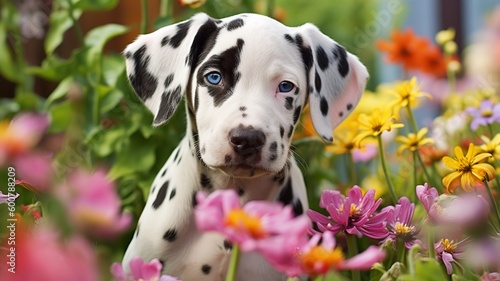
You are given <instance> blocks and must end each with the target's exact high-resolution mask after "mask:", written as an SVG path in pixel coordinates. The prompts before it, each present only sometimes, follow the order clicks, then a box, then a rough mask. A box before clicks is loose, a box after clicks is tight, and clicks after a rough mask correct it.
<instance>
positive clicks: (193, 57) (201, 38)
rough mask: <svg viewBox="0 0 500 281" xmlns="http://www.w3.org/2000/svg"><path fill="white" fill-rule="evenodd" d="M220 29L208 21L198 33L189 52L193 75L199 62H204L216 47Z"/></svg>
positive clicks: (189, 62)
mask: <svg viewBox="0 0 500 281" xmlns="http://www.w3.org/2000/svg"><path fill="white" fill-rule="evenodd" d="M219 30H220V29H219V28H218V27H217V25H216V24H215V22H214V21H213V20H211V19H208V20H207V21H206V22H205V23H204V24H203V25H202V26H200V28H199V29H198V32H197V33H196V35H195V37H194V39H193V43H192V44H191V49H190V51H189V56H188V57H189V59H188V64H189V66H191V74H192V73H193V71H194V69H195V67H194V66H196V65H197V64H198V62H200V61H203V60H204V59H205V57H206V56H207V54H208V52H210V50H211V49H212V48H213V47H214V45H215V41H216V40H217V35H218V34H219Z"/></svg>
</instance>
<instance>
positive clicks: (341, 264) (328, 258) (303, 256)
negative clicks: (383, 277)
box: [285, 231, 385, 277]
mask: <svg viewBox="0 0 500 281" xmlns="http://www.w3.org/2000/svg"><path fill="white" fill-rule="evenodd" d="M336 244H337V243H336V241H335V237H334V235H333V233H332V232H330V231H325V232H324V233H323V234H315V235H313V236H312V238H311V239H310V240H309V242H308V243H307V244H305V245H304V246H302V247H300V249H298V251H297V252H296V254H295V256H296V264H295V265H294V266H291V267H289V268H288V269H287V270H286V271H285V273H286V274H287V275H288V276H293V277H295V276H299V275H305V274H307V275H309V276H318V275H325V274H327V273H328V272H329V271H330V270H367V269H370V268H371V267H372V266H373V264H374V263H376V262H381V261H382V260H383V259H384V258H385V252H384V251H383V250H381V249H380V248H378V247H375V246H370V247H369V248H368V249H367V250H365V251H364V252H362V253H360V254H358V255H356V256H354V257H352V258H350V259H345V256H344V253H343V251H342V249H341V248H340V247H336Z"/></svg>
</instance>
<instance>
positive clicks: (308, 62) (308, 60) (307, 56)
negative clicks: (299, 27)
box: [295, 34, 314, 93]
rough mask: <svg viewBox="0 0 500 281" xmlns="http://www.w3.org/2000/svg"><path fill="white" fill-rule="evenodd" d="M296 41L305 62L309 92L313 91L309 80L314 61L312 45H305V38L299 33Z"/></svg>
mask: <svg viewBox="0 0 500 281" xmlns="http://www.w3.org/2000/svg"><path fill="white" fill-rule="evenodd" d="M295 43H296V45H297V48H298V49H299V52H300V55H301V57H302V62H303V63H304V71H305V76H306V85H307V89H309V92H310V93H312V88H310V85H311V83H310V81H309V72H310V71H311V68H312V66H313V61H314V58H313V54H312V50H311V48H310V47H307V46H305V45H304V40H303V39H302V36H300V35H299V34H297V35H296V36H295Z"/></svg>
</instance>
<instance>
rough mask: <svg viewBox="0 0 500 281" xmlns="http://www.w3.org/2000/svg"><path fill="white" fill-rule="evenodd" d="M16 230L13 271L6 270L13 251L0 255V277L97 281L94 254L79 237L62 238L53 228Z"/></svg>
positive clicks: (20, 279)
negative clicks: (0, 264)
mask: <svg viewBox="0 0 500 281" xmlns="http://www.w3.org/2000/svg"><path fill="white" fill-rule="evenodd" d="M17 227H18V228H17V229H16V234H17V235H16V248H15V249H16V250H15V252H13V255H15V259H14V261H15V263H13V264H12V267H14V270H15V273H14V274H13V273H11V272H9V271H7V268H8V267H10V265H9V262H10V261H11V260H12V259H11V257H9V255H12V252H7V253H6V252H3V251H2V255H1V256H0V262H1V263H2V265H7V268H5V267H3V268H2V270H1V271H0V280H11V281H26V280H38V281H54V280H67V281H95V280H99V277H98V276H99V275H98V266H97V263H96V262H97V257H96V256H95V254H94V252H93V251H92V246H91V245H90V244H89V243H88V242H87V241H86V240H85V239H83V238H81V237H78V236H73V237H66V238H64V239H62V237H60V236H59V234H58V233H56V232H55V231H54V230H52V229H50V228H47V227H41V228H36V229H26V228H24V227H22V225H20V224H18V225H17Z"/></svg>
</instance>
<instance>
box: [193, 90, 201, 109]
mask: <svg viewBox="0 0 500 281" xmlns="http://www.w3.org/2000/svg"><path fill="white" fill-rule="evenodd" d="M198 88H199V87H198V86H196V90H195V91H194V111H195V112H197V111H198V107H199V106H200V97H199V94H198Z"/></svg>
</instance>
